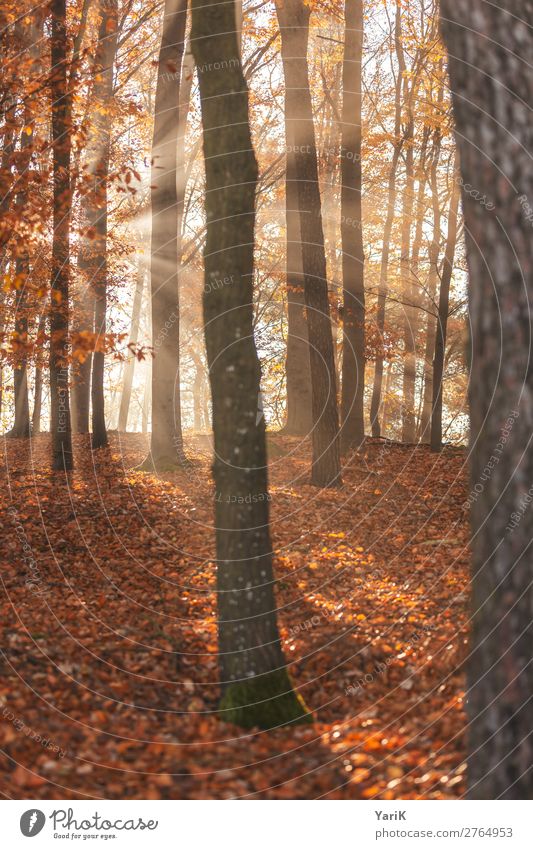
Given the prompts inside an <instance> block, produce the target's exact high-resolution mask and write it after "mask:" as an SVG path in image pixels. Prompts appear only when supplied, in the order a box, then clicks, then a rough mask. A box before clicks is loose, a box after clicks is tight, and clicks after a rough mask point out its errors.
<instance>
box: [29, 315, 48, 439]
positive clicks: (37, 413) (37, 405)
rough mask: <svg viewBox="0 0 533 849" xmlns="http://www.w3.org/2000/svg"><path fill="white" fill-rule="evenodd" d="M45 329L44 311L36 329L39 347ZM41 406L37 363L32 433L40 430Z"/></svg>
mask: <svg viewBox="0 0 533 849" xmlns="http://www.w3.org/2000/svg"><path fill="white" fill-rule="evenodd" d="M45 329H46V313H44V312H43V313H41V316H40V318H39V327H38V329H37V344H36V348H37V350H38V349H39V347H40V345H42V341H41V340H42V338H43V337H44V332H45ZM42 406H43V370H42V368H41V366H40V365H39V363H37V365H36V366H35V382H34V386H33V412H32V418H31V430H32V433H33V435H34V436H35V435H36V434H38V433H40V432H41V410H42Z"/></svg>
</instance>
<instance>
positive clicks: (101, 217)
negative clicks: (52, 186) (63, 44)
mask: <svg viewBox="0 0 533 849" xmlns="http://www.w3.org/2000/svg"><path fill="white" fill-rule="evenodd" d="M117 38H118V6H117V0H102V4H101V21H100V28H99V31H98V45H97V48H96V56H95V63H94V65H95V85H94V96H93V103H92V109H93V117H92V138H91V142H90V145H91V148H90V153H89V173H90V176H91V178H92V179H91V186H90V194H89V195H88V203H87V206H86V210H85V212H86V216H87V224H88V227H89V228H90V230H91V234H90V240H89V241H90V248H89V257H88V258H86V262H87V263H88V268H89V270H90V277H91V279H90V281H89V285H90V286H91V287H92V289H93V292H94V332H95V343H94V344H95V348H94V353H93V356H92V374H91V406H92V447H93V448H102V447H103V446H105V445H107V431H106V424H105V401H104V359H105V348H106V335H105V334H106V308H107V276H108V255H107V215H108V210H107V185H108V180H109V155H110V148H111V126H112V118H111V112H110V104H111V98H112V95H113V68H114V64H115V57H116V53H117Z"/></svg>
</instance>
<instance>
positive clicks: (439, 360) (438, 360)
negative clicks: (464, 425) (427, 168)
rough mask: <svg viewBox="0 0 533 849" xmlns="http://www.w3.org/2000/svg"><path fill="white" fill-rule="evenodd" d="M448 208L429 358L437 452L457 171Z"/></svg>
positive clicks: (433, 439) (454, 239)
mask: <svg viewBox="0 0 533 849" xmlns="http://www.w3.org/2000/svg"><path fill="white" fill-rule="evenodd" d="M452 179H453V182H452V192H451V197H450V208H449V211H448V233H447V236H446V248H445V251H444V262H443V266H442V277H441V281H440V292H439V309H438V313H437V331H436V336H435V354H434V358H433V380H432V384H433V398H432V404H431V407H432V411H431V450H432V451H440V449H441V448H442V390H443V387H442V382H443V376H444V355H445V352H446V333H447V328H448V311H449V303H450V283H451V279H452V273H453V261H454V257H455V245H456V242H457V228H458V218H459V197H460V188H459V187H460V183H459V180H458V173H457V172H456V169H455V168H454V171H453V178H452Z"/></svg>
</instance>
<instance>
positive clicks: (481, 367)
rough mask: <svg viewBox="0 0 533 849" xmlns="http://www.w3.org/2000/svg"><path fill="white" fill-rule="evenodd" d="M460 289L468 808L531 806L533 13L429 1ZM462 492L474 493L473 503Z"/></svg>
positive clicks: (511, 1)
mask: <svg viewBox="0 0 533 849" xmlns="http://www.w3.org/2000/svg"><path fill="white" fill-rule="evenodd" d="M441 9H442V31H443V36H444V40H445V43H446V45H447V47H448V51H449V73H450V80H451V88H452V97H453V106H454V112H455V121H456V127H457V133H456V139H457V145H458V149H459V164H460V168H461V173H462V178H463V182H464V184H470V186H472V187H474V188H475V194H476V197H478V198H479V197H481V198H483V196H484V195H485V196H486V199H487V202H486V203H480V202H479V200H476V199H475V198H474V197H473V196H472V194H474V193H471V194H468V193H467V192H463V211H464V217H465V236H466V247H467V259H468V268H469V276H470V287H469V303H470V326H471V333H472V366H471V376H470V410H471V448H470V452H471V453H470V457H471V463H472V466H471V474H472V486H473V487H476V490H475V491H476V492H477V491H478V490H479V487H480V485H481V488H482V489H481V492H479V495H478V497H477V498H476V499H475V500H474V503H473V505H472V526H473V539H472V546H473V566H472V569H473V598H472V620H473V633H472V638H471V640H472V641H471V655H470V660H469V668H468V701H467V709H468V715H469V721H470V723H469V742H468V747H469V753H470V754H469V761H468V763H469V769H468V782H469V791H468V792H469V796H470V798H473V799H533V770H532V769H531V764H532V763H533V713H532V694H533V664H532V663H531V646H532V644H533V618H532V610H533V584H532V582H531V540H532V538H533V511H532V510H531V507H530V505H529V501H530V500H531V495H530V493H531V490H530V489H529V488H530V487H531V481H532V480H533V452H532V451H531V434H532V432H533V372H532V370H531V341H532V319H531V315H532V314H531V300H532V297H533V278H532V271H531V270H532V268H533V238H532V229H531V221H530V220H529V218H528V216H529V213H528V211H527V207H526V208H523V205H524V204H525V203H529V204H531V199H532V198H533V170H532V168H531V151H532V149H533V123H532V121H531V110H532V108H533V94H532V91H533V89H532V86H531V65H532V64H533V39H532V37H531V32H532V27H533V2H531V0H505V2H503V3H499V4H495V3H486V2H484V0H441ZM473 491H474V490H473Z"/></svg>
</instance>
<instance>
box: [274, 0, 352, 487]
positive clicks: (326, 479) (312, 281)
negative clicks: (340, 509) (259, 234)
mask: <svg viewBox="0 0 533 849" xmlns="http://www.w3.org/2000/svg"><path fill="white" fill-rule="evenodd" d="M276 11H277V16H278V22H279V26H280V30H281V55H282V59H283V71H284V76H285V110H286V115H285V118H286V122H287V125H288V130H289V132H288V136H287V145H288V146H289V145H292V146H293V151H294V158H295V164H296V177H297V185H298V209H299V212H300V229H301V239H302V264H303V276H304V294H305V306H306V313H307V332H308V338H309V360H310V366H311V392H312V417H313V430H312V442H313V467H312V472H311V483H313V484H315V485H316V486H337V485H339V484H340V483H341V465H340V444H339V442H340V440H339V415H338V406H337V376H336V371H335V355H334V351H333V338H332V332H331V319H330V312H329V300H328V281H327V272H326V253H325V249H324V233H323V229H322V212H321V201H320V189H319V184H318V166H317V155H316V145H315V131H314V126H313V109H312V104H311V94H310V90H309V76H308V69H307V44H308V39H309V16H310V11H309V8H308V7H307V6H305V5H304V3H303V0H284V2H283V3H281V2H278V3H277V4H276Z"/></svg>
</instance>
